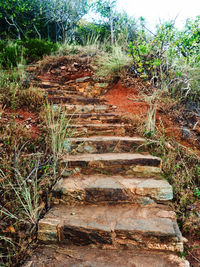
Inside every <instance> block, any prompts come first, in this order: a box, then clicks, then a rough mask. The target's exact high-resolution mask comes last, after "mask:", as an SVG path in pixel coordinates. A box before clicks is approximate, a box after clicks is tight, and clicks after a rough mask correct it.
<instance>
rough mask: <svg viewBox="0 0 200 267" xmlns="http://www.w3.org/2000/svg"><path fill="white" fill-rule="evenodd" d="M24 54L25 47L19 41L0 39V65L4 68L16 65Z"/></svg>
mask: <svg viewBox="0 0 200 267" xmlns="http://www.w3.org/2000/svg"><path fill="white" fill-rule="evenodd" d="M22 55H23V48H22V46H21V45H20V44H18V43H17V42H6V41H0V65H2V66H3V67H4V68H10V67H16V66H17V64H18V63H19V62H20V61H21V60H22Z"/></svg>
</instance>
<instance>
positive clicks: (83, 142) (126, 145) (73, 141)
mask: <svg viewBox="0 0 200 267" xmlns="http://www.w3.org/2000/svg"><path fill="white" fill-rule="evenodd" d="M66 142H68V143H69V144H70V147H71V151H70V152H71V153H73V154H75V153H76V154H77V153H90V154H94V153H110V152H118V153H119V152H120V153H123V152H132V153H133V152H136V151H140V152H143V151H145V149H146V146H145V145H146V140H145V139H144V138H140V137H126V136H125V137H123V136H91V137H83V138H80V137H79V138H70V139H67V140H66Z"/></svg>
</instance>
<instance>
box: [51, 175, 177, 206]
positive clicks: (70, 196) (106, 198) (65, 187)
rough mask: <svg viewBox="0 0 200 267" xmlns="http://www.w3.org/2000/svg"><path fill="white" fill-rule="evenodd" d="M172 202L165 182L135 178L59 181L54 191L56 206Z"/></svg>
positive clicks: (86, 178)
mask: <svg viewBox="0 0 200 267" xmlns="http://www.w3.org/2000/svg"><path fill="white" fill-rule="evenodd" d="M172 198H173V190H172V186H171V185H170V184H169V183H168V182H167V181H166V180H165V179H162V178H160V179H155V178H137V177H135V176H130V177H123V176H119V175H118V176H106V175H104V176H103V175H90V176H81V177H69V178H62V179H60V180H59V181H58V182H57V183H56V185H55V186H54V188H53V190H52V201H53V203H54V204H58V203H65V204H67V205H71V204H74V203H79V204H80V203H81V204H85V203H113V204H121V203H136V204H141V205H148V204H154V203H155V202H159V203H161V202H163V203H164V202H166V201H169V200H171V199H172Z"/></svg>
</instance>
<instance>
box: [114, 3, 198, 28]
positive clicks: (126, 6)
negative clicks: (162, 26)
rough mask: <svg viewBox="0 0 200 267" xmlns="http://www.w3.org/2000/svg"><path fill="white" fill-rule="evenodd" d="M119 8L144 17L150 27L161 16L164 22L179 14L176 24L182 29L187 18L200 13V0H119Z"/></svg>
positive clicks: (157, 21)
mask: <svg viewBox="0 0 200 267" xmlns="http://www.w3.org/2000/svg"><path fill="white" fill-rule="evenodd" d="M117 8H118V10H125V11H126V12H127V13H128V15H129V16H132V17H134V18H139V17H141V16H142V17H144V18H145V19H146V22H147V24H146V25H147V26H148V27H149V28H150V29H153V28H154V26H155V25H156V23H159V18H160V19H161V21H162V22H163V21H167V20H170V19H175V18H176V16H178V17H177V19H176V24H175V26H176V27H177V28H179V29H181V28H182V27H183V26H184V24H185V23H184V22H185V20H186V19H187V18H193V17H196V16H198V15H200V0H118V2H117ZM199 27H200V26H199Z"/></svg>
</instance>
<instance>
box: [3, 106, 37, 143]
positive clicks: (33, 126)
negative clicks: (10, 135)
mask: <svg viewBox="0 0 200 267" xmlns="http://www.w3.org/2000/svg"><path fill="white" fill-rule="evenodd" d="M2 118H4V120H8V121H10V120H13V121H14V122H15V123H16V124H21V125H23V126H24V127H26V129H27V131H28V132H29V133H30V137H31V138H32V139H37V138H38V137H39V133H40V129H39V127H38V125H37V114H36V113H33V112H30V111H28V109H27V108H24V109H18V110H13V109H11V108H8V109H6V110H4V112H3V114H2Z"/></svg>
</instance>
